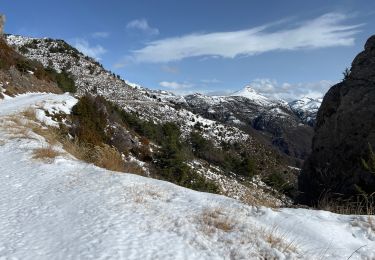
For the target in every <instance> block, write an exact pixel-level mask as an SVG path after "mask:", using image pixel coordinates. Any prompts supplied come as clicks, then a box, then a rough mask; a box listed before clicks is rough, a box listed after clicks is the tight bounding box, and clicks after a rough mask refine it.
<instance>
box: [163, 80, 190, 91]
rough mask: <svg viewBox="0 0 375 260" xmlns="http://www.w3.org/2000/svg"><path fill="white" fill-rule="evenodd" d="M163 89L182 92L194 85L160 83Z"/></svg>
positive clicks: (171, 82) (173, 82) (172, 82)
mask: <svg viewBox="0 0 375 260" xmlns="http://www.w3.org/2000/svg"><path fill="white" fill-rule="evenodd" d="M159 85H160V86H161V87H164V88H168V89H171V90H181V89H186V88H191V87H192V86H193V85H192V84H190V83H178V82H175V81H162V82H160V83H159Z"/></svg>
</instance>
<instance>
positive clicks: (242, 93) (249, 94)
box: [231, 86, 272, 106]
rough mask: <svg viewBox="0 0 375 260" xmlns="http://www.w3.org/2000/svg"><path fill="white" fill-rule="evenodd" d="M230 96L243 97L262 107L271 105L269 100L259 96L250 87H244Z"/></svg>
mask: <svg viewBox="0 0 375 260" xmlns="http://www.w3.org/2000/svg"><path fill="white" fill-rule="evenodd" d="M231 96H235V97H237V96H239V97H245V98H248V99H250V100H252V101H254V103H257V104H259V105H262V106H267V105H270V103H272V101H271V100H270V99H269V98H267V97H265V96H263V95H261V94H259V93H258V92H256V91H255V90H254V89H253V88H252V87H251V86H246V87H245V88H243V89H242V90H239V91H237V92H235V93H233V94H231Z"/></svg>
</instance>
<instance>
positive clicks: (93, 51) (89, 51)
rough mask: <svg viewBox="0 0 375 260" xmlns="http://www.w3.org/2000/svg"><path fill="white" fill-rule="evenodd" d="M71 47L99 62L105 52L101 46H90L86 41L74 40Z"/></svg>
mask: <svg viewBox="0 0 375 260" xmlns="http://www.w3.org/2000/svg"><path fill="white" fill-rule="evenodd" d="M73 46H74V47H75V48H77V49H78V50H79V51H81V52H82V53H83V54H85V55H87V56H89V57H92V58H94V59H96V60H100V59H101V56H102V55H103V54H104V53H106V52H107V50H106V49H104V48H103V47H102V46H101V45H99V44H97V45H95V46H91V45H90V43H89V42H88V41H87V40H84V39H76V40H74V42H73Z"/></svg>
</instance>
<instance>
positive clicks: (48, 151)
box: [33, 145, 61, 161]
mask: <svg viewBox="0 0 375 260" xmlns="http://www.w3.org/2000/svg"><path fill="white" fill-rule="evenodd" d="M59 155H61V152H59V151H56V150H55V149H54V148H53V147H52V146H51V145H49V146H46V147H42V148H36V149H34V151H33V159H39V160H47V161H52V160H53V159H55V158H56V157H57V156H59Z"/></svg>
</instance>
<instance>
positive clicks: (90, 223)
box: [0, 94, 375, 260]
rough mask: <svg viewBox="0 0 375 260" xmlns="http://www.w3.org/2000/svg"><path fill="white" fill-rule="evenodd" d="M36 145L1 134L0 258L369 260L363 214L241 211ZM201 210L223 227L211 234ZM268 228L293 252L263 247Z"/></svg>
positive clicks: (7, 105)
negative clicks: (50, 157)
mask: <svg viewBox="0 0 375 260" xmlns="http://www.w3.org/2000/svg"><path fill="white" fill-rule="evenodd" d="M70 99H71V97H70V96H69V95H54V94H26V95H21V96H18V97H16V98H11V99H10V98H9V99H6V100H3V101H0V115H1V116H4V115H8V114H11V113H15V112H17V111H22V110H23V109H25V108H27V107H29V106H32V105H34V104H36V103H39V102H42V101H46V100H47V101H46V102H50V103H53V104H56V103H59V102H60V103H61V102H64V101H65V102H68V103H69V102H70V101H69V100H70ZM48 100H49V101H48ZM42 145H43V143H41V141H37V140H31V139H9V138H8V136H7V135H6V133H5V132H4V131H2V130H0V185H1V186H0V259H163V260H164V259H261V258H264V257H267V258H268V259H295V258H300V259H347V258H348V257H349V256H350V255H351V254H352V253H353V252H354V251H355V250H356V249H358V248H359V247H361V246H364V247H363V248H362V249H360V250H358V252H357V253H354V254H353V256H352V257H351V259H375V242H374V241H375V233H374V231H371V227H370V226H369V225H367V224H368V221H367V217H366V216H342V215H337V214H332V213H329V212H325V211H312V210H306V209H280V210H277V209H276V210H272V209H268V208H263V207H250V206H247V205H244V204H242V203H240V202H238V201H235V200H233V199H229V198H226V197H223V196H218V195H213V194H206V193H199V192H195V191H191V190H188V189H184V188H181V187H178V186H176V185H173V184H171V183H167V182H163V181H158V180H154V179H150V178H144V177H140V176H136V175H132V174H124V173H115V172H111V171H107V170H103V169H100V168H98V167H95V166H93V165H89V164H86V163H83V162H80V161H77V160H74V159H72V158H71V157H69V156H65V155H63V156H59V157H58V158H57V159H55V161H53V162H52V163H46V162H43V161H38V160H33V159H32V158H31V157H32V149H33V148H35V147H40V146H42ZM207 209H213V210H215V209H219V210H220V211H221V213H219V214H218V215H219V217H218V219H219V218H221V217H222V218H223V219H224V220H227V221H229V223H230V224H233V227H232V229H231V230H229V231H223V230H220V229H214V230H213V231H212V227H211V226H209V227H207V225H208V224H207V222H205V217H203V216H204V214H203V212H205V211H206V210H207ZM272 230H274V231H272ZM267 231H271V232H274V233H275V235H279V236H281V237H282V238H283V239H285V241H286V242H287V243H293V244H295V245H296V246H295V247H296V250H283V247H282V246H277V245H274V246H272V245H270V243H269V242H267V239H266V238H265V236H263V233H264V232H267ZM284 249H285V248H284Z"/></svg>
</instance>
